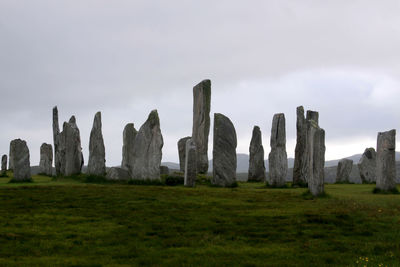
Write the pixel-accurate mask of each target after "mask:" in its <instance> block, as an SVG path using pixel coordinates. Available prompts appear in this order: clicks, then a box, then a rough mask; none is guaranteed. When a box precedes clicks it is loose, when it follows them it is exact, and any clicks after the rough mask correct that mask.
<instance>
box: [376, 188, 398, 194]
mask: <svg viewBox="0 0 400 267" xmlns="http://www.w3.org/2000/svg"><path fill="white" fill-rule="evenodd" d="M372 193H374V194H383V195H389V194H391V195H393V194H394V195H397V194H400V192H399V190H398V189H397V188H396V187H395V188H393V189H390V190H382V189H380V188H377V187H375V188H374V190H372Z"/></svg>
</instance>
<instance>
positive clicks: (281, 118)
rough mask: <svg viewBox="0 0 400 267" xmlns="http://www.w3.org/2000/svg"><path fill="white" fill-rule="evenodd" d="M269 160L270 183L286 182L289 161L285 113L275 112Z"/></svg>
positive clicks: (272, 184) (279, 185) (274, 185)
mask: <svg viewBox="0 0 400 267" xmlns="http://www.w3.org/2000/svg"><path fill="white" fill-rule="evenodd" d="M268 162H269V183H270V186H272V187H282V186H284V185H285V184H286V176H287V172H288V162H287V154H286V123H285V115H284V114H283V113H279V114H275V115H274V118H273V121H272V129H271V152H270V153H269V157H268Z"/></svg>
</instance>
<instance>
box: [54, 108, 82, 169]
mask: <svg viewBox="0 0 400 267" xmlns="http://www.w3.org/2000/svg"><path fill="white" fill-rule="evenodd" d="M58 145H59V152H60V162H61V168H60V172H61V174H62V175H64V176H71V175H76V174H80V173H81V171H82V166H83V154H82V147H81V137H80V132H79V128H78V126H77V125H76V119H75V116H72V117H71V119H70V120H69V122H64V124H63V131H62V132H61V133H60V134H59V138H58Z"/></svg>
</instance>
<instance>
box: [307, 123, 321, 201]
mask: <svg viewBox="0 0 400 267" xmlns="http://www.w3.org/2000/svg"><path fill="white" fill-rule="evenodd" d="M307 150H308V153H307V156H308V159H307V164H308V167H307V171H308V174H307V179H308V180H307V183H308V189H309V190H310V193H311V194H312V195H314V196H318V195H321V194H323V193H324V178H325V177H324V176H325V174H324V166H325V131H324V130H323V129H321V128H320V127H319V126H318V124H317V123H316V122H315V121H314V120H310V121H307Z"/></svg>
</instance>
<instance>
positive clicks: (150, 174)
mask: <svg viewBox="0 0 400 267" xmlns="http://www.w3.org/2000/svg"><path fill="white" fill-rule="evenodd" d="M163 145H164V141H163V137H162V134H161V130H160V119H159V117H158V113H157V110H153V111H152V112H151V113H150V115H149V117H148V119H147V121H146V122H145V123H144V124H143V125H142V127H140V129H139V132H138V134H137V136H136V139H135V149H134V152H133V170H132V178H133V179H138V180H160V165H161V158H162V147H163Z"/></svg>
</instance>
